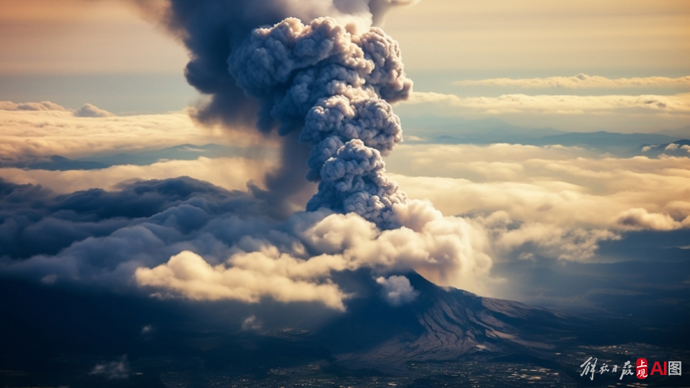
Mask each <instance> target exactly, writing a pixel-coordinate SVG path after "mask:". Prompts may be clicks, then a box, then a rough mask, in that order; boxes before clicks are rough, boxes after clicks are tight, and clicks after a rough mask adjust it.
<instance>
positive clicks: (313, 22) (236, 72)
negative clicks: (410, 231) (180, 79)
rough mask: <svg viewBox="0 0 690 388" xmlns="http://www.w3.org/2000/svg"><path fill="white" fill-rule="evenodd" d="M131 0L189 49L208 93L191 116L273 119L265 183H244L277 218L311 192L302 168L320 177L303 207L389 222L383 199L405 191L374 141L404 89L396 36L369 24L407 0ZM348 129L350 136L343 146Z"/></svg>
mask: <svg viewBox="0 0 690 388" xmlns="http://www.w3.org/2000/svg"><path fill="white" fill-rule="evenodd" d="M134 1H135V2H136V3H138V4H139V5H140V7H141V9H143V10H144V11H145V12H146V13H147V14H148V15H149V16H152V17H153V18H155V19H157V20H158V21H159V22H162V23H163V24H164V25H165V26H166V27H167V28H168V29H169V30H170V31H171V32H172V33H173V34H174V35H175V36H177V37H178V38H179V39H181V40H182V41H183V42H184V44H185V46H186V47H187V48H188V49H189V51H190V54H191V55H190V56H191V59H190V62H189V63H188V65H187V67H186V69H185V75H186V77H187V80H188V82H189V83H190V84H191V85H192V86H194V87H195V88H197V89H198V90H199V91H200V92H201V93H203V94H205V95H207V96H209V97H210V98H209V99H208V102H207V103H206V104H204V105H203V106H200V107H199V110H198V114H197V115H196V118H197V119H198V120H199V121H201V122H203V123H209V124H213V123H222V124H225V125H226V126H227V127H228V128H231V130H247V129H250V130H251V127H258V129H259V130H260V131H261V132H262V133H264V134H266V135H267V136H269V135H270V133H272V131H273V129H275V128H278V132H279V133H280V134H281V135H282V136H280V137H278V138H277V139H274V140H277V141H278V142H279V143H280V146H281V148H280V150H281V151H280V153H281V155H280V164H279V166H278V167H277V169H276V170H274V171H271V172H270V173H268V174H267V175H266V176H265V177H264V182H263V183H264V186H265V187H266V190H265V191H264V190H261V189H259V188H258V187H256V186H251V189H252V191H253V192H254V193H255V195H257V196H259V197H261V198H263V199H266V201H267V203H269V204H270V209H269V213H270V214H271V215H272V216H273V217H275V218H287V217H288V216H289V215H291V214H292V213H294V212H295V211H296V210H299V209H300V208H302V207H303V206H304V205H305V203H306V202H307V199H308V198H309V197H312V195H313V194H314V192H315V191H316V190H315V189H316V187H315V185H314V184H309V183H307V182H306V181H305V180H304V176H305V175H307V176H308V180H309V181H311V182H319V181H320V182H321V184H320V187H319V189H318V194H317V195H316V196H314V197H313V198H312V199H311V201H310V202H309V204H308V209H310V210H313V209H316V208H318V207H328V208H331V209H334V210H336V211H340V212H347V211H356V212H358V213H359V214H362V215H365V216H366V217H367V218H368V219H370V220H375V221H376V222H377V223H378V224H379V225H380V226H382V227H392V226H395V223H394V222H393V221H392V220H391V219H390V208H391V206H392V205H393V204H395V203H400V202H402V201H404V195H403V194H402V193H398V192H397V187H396V185H395V184H394V183H393V182H390V181H388V180H387V179H386V178H385V177H384V176H383V175H382V171H383V164H382V162H381V159H380V156H379V154H378V153H377V152H375V151H378V152H379V153H384V154H385V153H386V152H388V151H390V149H391V148H392V146H393V145H394V144H395V143H396V142H399V141H400V140H401V139H402V138H401V135H400V124H399V120H398V119H397V117H395V116H394V115H393V114H392V110H391V108H390V105H388V103H390V102H394V101H396V100H400V99H405V98H407V95H408V94H409V91H410V87H411V81H409V80H408V79H407V78H406V77H405V75H404V73H403V71H402V70H403V67H402V61H401V58H400V51H399V48H398V45H397V43H396V42H395V41H394V40H393V39H391V38H390V37H388V36H387V35H386V34H385V33H384V32H383V31H382V30H380V29H377V28H371V29H370V27H371V26H373V25H378V24H380V23H381V22H382V20H383V16H384V14H385V12H386V11H387V10H389V9H390V8H392V7H395V6H402V5H408V4H413V3H415V2H416V0H301V1H296V0H261V1H257V0H134ZM326 16H327V17H329V18H328V19H320V18H321V17H326ZM291 17H294V19H292V18H291ZM286 18H287V19H286ZM302 23H304V24H306V25H304V24H302ZM265 26H274V27H265ZM343 26H347V27H343ZM356 31H364V33H362V34H358V33H357V32H356ZM261 61H268V62H261ZM257 115H258V123H257ZM338 121H340V122H338ZM302 127H303V128H304V129H303V130H302V133H301V134H300V133H299V129H300V128H302ZM297 140H299V142H300V144H297ZM351 140H361V143H359V142H357V141H354V142H352V143H351V144H348V145H347V147H345V145H346V143H348V142H349V141H351ZM362 144H363V145H362ZM310 145H313V147H310ZM341 148H342V151H341V152H340V153H338V150H339V149H341ZM331 157H335V159H336V162H333V163H331V162H329V163H328V164H329V165H330V166H329V167H325V164H326V161H327V160H328V159H329V158H331ZM297 182H299V183H297Z"/></svg>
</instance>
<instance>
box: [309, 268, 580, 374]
mask: <svg viewBox="0 0 690 388" xmlns="http://www.w3.org/2000/svg"><path fill="white" fill-rule="evenodd" d="M406 276H407V277H408V279H409V280H410V283H411V285H412V286H413V287H414V288H415V289H416V290H417V291H418V292H419V296H418V297H417V299H416V300H414V301H413V302H411V303H408V304H404V305H402V306H397V307H396V306H390V305H389V304H387V303H386V302H384V301H383V300H382V299H381V298H371V297H369V298H363V299H362V300H358V301H353V303H351V304H350V305H349V306H348V309H349V312H348V314H346V316H344V317H342V318H341V319H339V320H337V321H336V322H333V323H331V324H330V325H329V326H327V327H326V328H324V329H323V330H322V331H321V335H322V336H324V338H325V339H324V341H325V342H327V343H329V344H330V345H331V346H330V348H331V350H332V351H333V353H334V354H335V357H336V358H337V359H338V360H339V361H340V362H341V363H343V364H344V365H347V366H353V367H357V366H371V365H379V366H381V365H402V364H404V363H406V362H409V361H441V360H452V359H457V358H458V357H461V356H464V355H467V354H474V353H478V352H491V353H497V354H506V353H513V352H520V353H534V354H539V353H541V352H544V351H547V350H550V349H553V348H554V346H555V345H554V344H555V343H556V342H558V341H559V340H560V338H562V337H563V336H564V335H565V334H566V333H570V332H572V331H573V330H574V329H575V328H576V327H578V326H581V324H582V321H580V320H579V319H576V318H574V317H569V316H567V315H564V314H559V313H555V312H552V311H549V310H545V309H540V308H535V307H529V306H527V305H524V304H522V303H518V302H512V301H507V300H500V299H492V298H482V297H479V296H477V295H474V294H471V293H469V292H465V291H462V290H458V289H444V288H442V287H438V286H436V285H434V284H432V283H431V282H429V281H427V280H426V279H424V278H423V277H421V276H420V275H417V274H414V273H413V274H406Z"/></svg>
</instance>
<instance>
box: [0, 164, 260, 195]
mask: <svg viewBox="0 0 690 388" xmlns="http://www.w3.org/2000/svg"><path fill="white" fill-rule="evenodd" d="M272 167H273V163H272V161H270V160H251V159H246V158H217V159H209V158H204V157H201V158H199V159H197V160H191V161H187V160H171V161H162V162H158V163H154V164H151V165H148V166H134V165H123V166H113V167H109V168H104V169H100V170H69V171H47V170H23V169H19V168H0V177H1V178H4V179H6V180H8V181H11V182H15V183H20V184H40V185H42V186H44V187H47V188H50V189H51V190H53V191H56V192H59V193H71V192H74V191H79V190H88V189H90V188H102V189H105V190H114V189H117V188H118V187H119V185H120V183H122V182H126V181H132V180H146V179H166V178H176V177H179V176H189V177H192V178H195V179H199V180H204V181H207V182H212V183H213V184H215V185H217V186H221V187H223V188H226V189H228V190H245V189H246V188H247V182H248V181H250V180H252V179H257V178H258V180H259V181H260V177H261V176H263V175H264V174H265V173H266V172H267V171H269V170H270V169H271V168H272ZM256 183H257V185H258V186H259V187H261V184H260V182H258V181H257V182H256Z"/></svg>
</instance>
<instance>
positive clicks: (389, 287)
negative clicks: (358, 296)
mask: <svg viewBox="0 0 690 388" xmlns="http://www.w3.org/2000/svg"><path fill="white" fill-rule="evenodd" d="M376 283H378V284H380V285H381V286H382V287H383V296H384V298H385V299H386V300H387V301H388V303H390V304H391V305H393V306H400V305H401V304H405V303H409V302H412V301H413V300H415V299H416V298H417V296H419V292H418V291H416V290H415V289H414V287H412V285H411V284H410V279H408V278H406V277H405V276H391V277H388V278H385V277H383V276H379V277H378V278H376Z"/></svg>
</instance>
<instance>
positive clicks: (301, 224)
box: [134, 201, 496, 311]
mask: <svg viewBox="0 0 690 388" xmlns="http://www.w3.org/2000/svg"><path fill="white" fill-rule="evenodd" d="M395 211H396V213H397V215H398V217H399V219H400V221H401V222H402V224H403V227H402V228H399V229H394V230H384V231H380V230H379V229H377V228H376V226H375V225H374V224H372V223H370V222H368V221H366V220H364V219H363V218H361V217H360V216H358V215H356V214H345V215H344V214H330V215H327V216H325V217H324V215H326V214H327V213H326V214H324V213H322V214H316V215H315V214H314V213H298V214H295V215H293V216H292V218H291V220H290V221H289V222H290V223H291V224H294V225H295V228H294V229H293V231H292V233H294V237H295V238H297V240H295V241H293V243H292V244H288V245H283V246H278V245H275V244H273V243H270V242H269V241H268V240H264V239H262V238H258V237H257V238H253V237H248V236H245V237H243V238H242V239H241V240H240V242H239V243H237V244H236V245H235V246H234V247H233V249H232V252H233V253H232V254H231V255H230V257H229V258H228V259H227V260H225V262H223V263H220V264H217V265H211V264H210V263H209V262H208V261H206V260H205V259H204V258H202V257H201V256H199V255H197V254H195V253H193V252H190V251H183V252H181V253H180V254H177V255H175V256H173V257H171V258H170V260H169V261H168V262H167V263H164V264H161V265H158V266H156V267H154V268H147V267H140V268H137V269H136V271H135V272H134V278H135V280H136V283H137V285H139V286H141V287H149V288H151V289H152V290H153V292H154V295H158V296H161V297H182V298H187V299H192V300H237V301H242V302H245V303H259V302H260V301H261V300H262V298H271V299H273V300H276V301H279V302H285V303H288V302H313V303H319V304H321V305H323V306H325V307H328V308H330V309H334V310H341V311H342V310H344V309H345V305H344V300H345V299H347V298H348V297H349V295H348V294H346V293H345V292H343V291H342V290H341V289H340V288H339V286H338V285H337V284H335V283H333V282H332V281H331V280H330V279H331V276H332V274H333V272H339V271H346V270H348V271H353V270H357V269H360V268H370V269H372V270H373V271H374V273H379V274H386V273H390V272H394V271H410V270H414V271H416V272H418V273H420V274H421V275H422V276H424V277H426V278H427V279H429V280H431V281H433V282H435V283H436V284H440V285H444V286H454V287H461V288H463V289H466V290H470V291H473V292H480V293H487V292H488V287H487V285H489V284H490V283H491V282H494V281H496V280H495V279H491V278H490V276H489V272H490V269H491V266H492V259H491V257H490V247H489V243H488V241H487V238H486V237H487V236H486V234H485V233H484V231H483V229H482V227H481V226H479V225H473V224H470V223H469V222H467V221H466V220H464V219H462V218H456V217H443V216H442V215H441V213H440V212H438V211H437V210H435V209H434V208H433V207H432V206H431V205H430V204H429V203H426V202H421V201H410V202H409V203H408V204H407V205H400V206H397V207H396V208H395ZM322 217H323V218H322ZM310 220H311V221H310ZM307 252H310V253H309V254H307ZM405 280H407V279H405ZM381 284H383V285H386V287H388V291H389V292H390V293H391V295H390V300H391V302H395V303H397V302H404V301H409V298H410V297H412V295H413V292H412V291H411V290H409V289H406V288H405V287H403V284H401V280H400V279H397V278H395V277H394V278H392V279H389V280H388V281H386V282H384V283H381ZM408 284H409V281H408Z"/></svg>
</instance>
